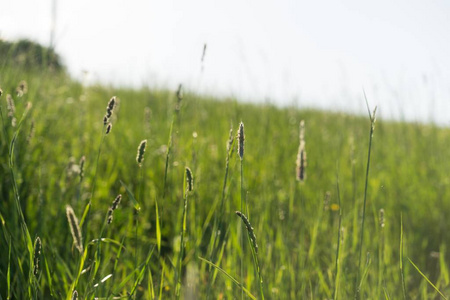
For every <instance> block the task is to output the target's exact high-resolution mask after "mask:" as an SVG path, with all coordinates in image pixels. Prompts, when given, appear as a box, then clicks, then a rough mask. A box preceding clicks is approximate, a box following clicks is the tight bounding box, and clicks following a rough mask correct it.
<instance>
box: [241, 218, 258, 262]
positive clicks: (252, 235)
mask: <svg viewBox="0 0 450 300" xmlns="http://www.w3.org/2000/svg"><path fill="white" fill-rule="evenodd" d="M236 215H238V216H239V217H240V218H241V220H242V222H244V225H245V227H247V232H248V235H249V237H250V239H251V241H252V244H253V248H254V249H255V252H256V254H258V244H257V243H256V235H255V232H254V230H253V227H252V225H251V224H250V221H249V220H248V219H247V217H246V216H245V215H244V214H243V213H241V212H240V211H236Z"/></svg>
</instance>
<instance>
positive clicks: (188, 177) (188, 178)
mask: <svg viewBox="0 0 450 300" xmlns="http://www.w3.org/2000/svg"><path fill="white" fill-rule="evenodd" d="M192 185H193V182H192V172H191V170H190V169H189V168H188V167H186V169H185V172H184V177H183V194H184V197H183V198H184V205H183V217H182V219H181V223H182V225H181V239H180V251H179V256H178V262H177V271H176V273H175V297H176V299H179V298H180V294H181V278H182V274H181V272H182V269H183V267H182V265H183V256H184V238H185V235H186V230H187V225H186V223H187V222H186V219H187V206H188V194H189V191H192Z"/></svg>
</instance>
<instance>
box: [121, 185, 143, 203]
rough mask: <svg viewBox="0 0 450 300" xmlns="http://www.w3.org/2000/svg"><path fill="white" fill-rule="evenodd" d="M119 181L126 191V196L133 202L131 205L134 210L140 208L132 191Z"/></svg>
mask: <svg viewBox="0 0 450 300" xmlns="http://www.w3.org/2000/svg"><path fill="white" fill-rule="evenodd" d="M120 183H121V184H122V186H123V187H124V188H125V190H126V191H127V194H128V197H130V199H131V201H132V202H133V206H134V208H135V209H136V210H141V206H140V205H139V203H138V201H137V200H136V198H135V197H134V195H133V193H132V192H131V191H130V189H129V188H128V187H127V185H126V184H125V183H124V182H123V181H122V180H120Z"/></svg>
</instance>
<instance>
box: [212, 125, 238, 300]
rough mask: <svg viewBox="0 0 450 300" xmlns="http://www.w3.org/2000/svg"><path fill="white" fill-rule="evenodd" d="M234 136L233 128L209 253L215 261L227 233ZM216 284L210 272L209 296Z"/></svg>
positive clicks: (228, 144)
mask: <svg viewBox="0 0 450 300" xmlns="http://www.w3.org/2000/svg"><path fill="white" fill-rule="evenodd" d="M234 141H235V139H234V137H233V128H231V129H230V135H229V137H228V141H227V157H226V160H225V174H224V177H223V185H222V196H221V199H220V209H219V210H218V211H216V213H215V214H214V225H213V230H212V234H213V235H214V239H213V243H212V247H211V250H210V255H209V260H210V261H214V260H215V256H216V254H217V252H218V251H219V249H221V244H222V242H223V241H224V235H225V230H224V229H225V228H224V224H223V218H224V215H225V214H224V206H225V196H226V189H227V181H228V170H229V165H230V157H231V154H232V153H233V150H234V147H233V145H234ZM210 270H211V265H210ZM213 284H214V276H213V273H212V272H211V273H210V276H209V287H208V293H207V294H208V296H209V294H210V292H209V291H210V288H211V287H212V285H213Z"/></svg>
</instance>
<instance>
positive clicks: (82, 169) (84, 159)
mask: <svg viewBox="0 0 450 300" xmlns="http://www.w3.org/2000/svg"><path fill="white" fill-rule="evenodd" d="M85 162H86V157H85V156H84V155H83V156H82V157H81V159H80V181H82V180H83V178H84V163H85Z"/></svg>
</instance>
